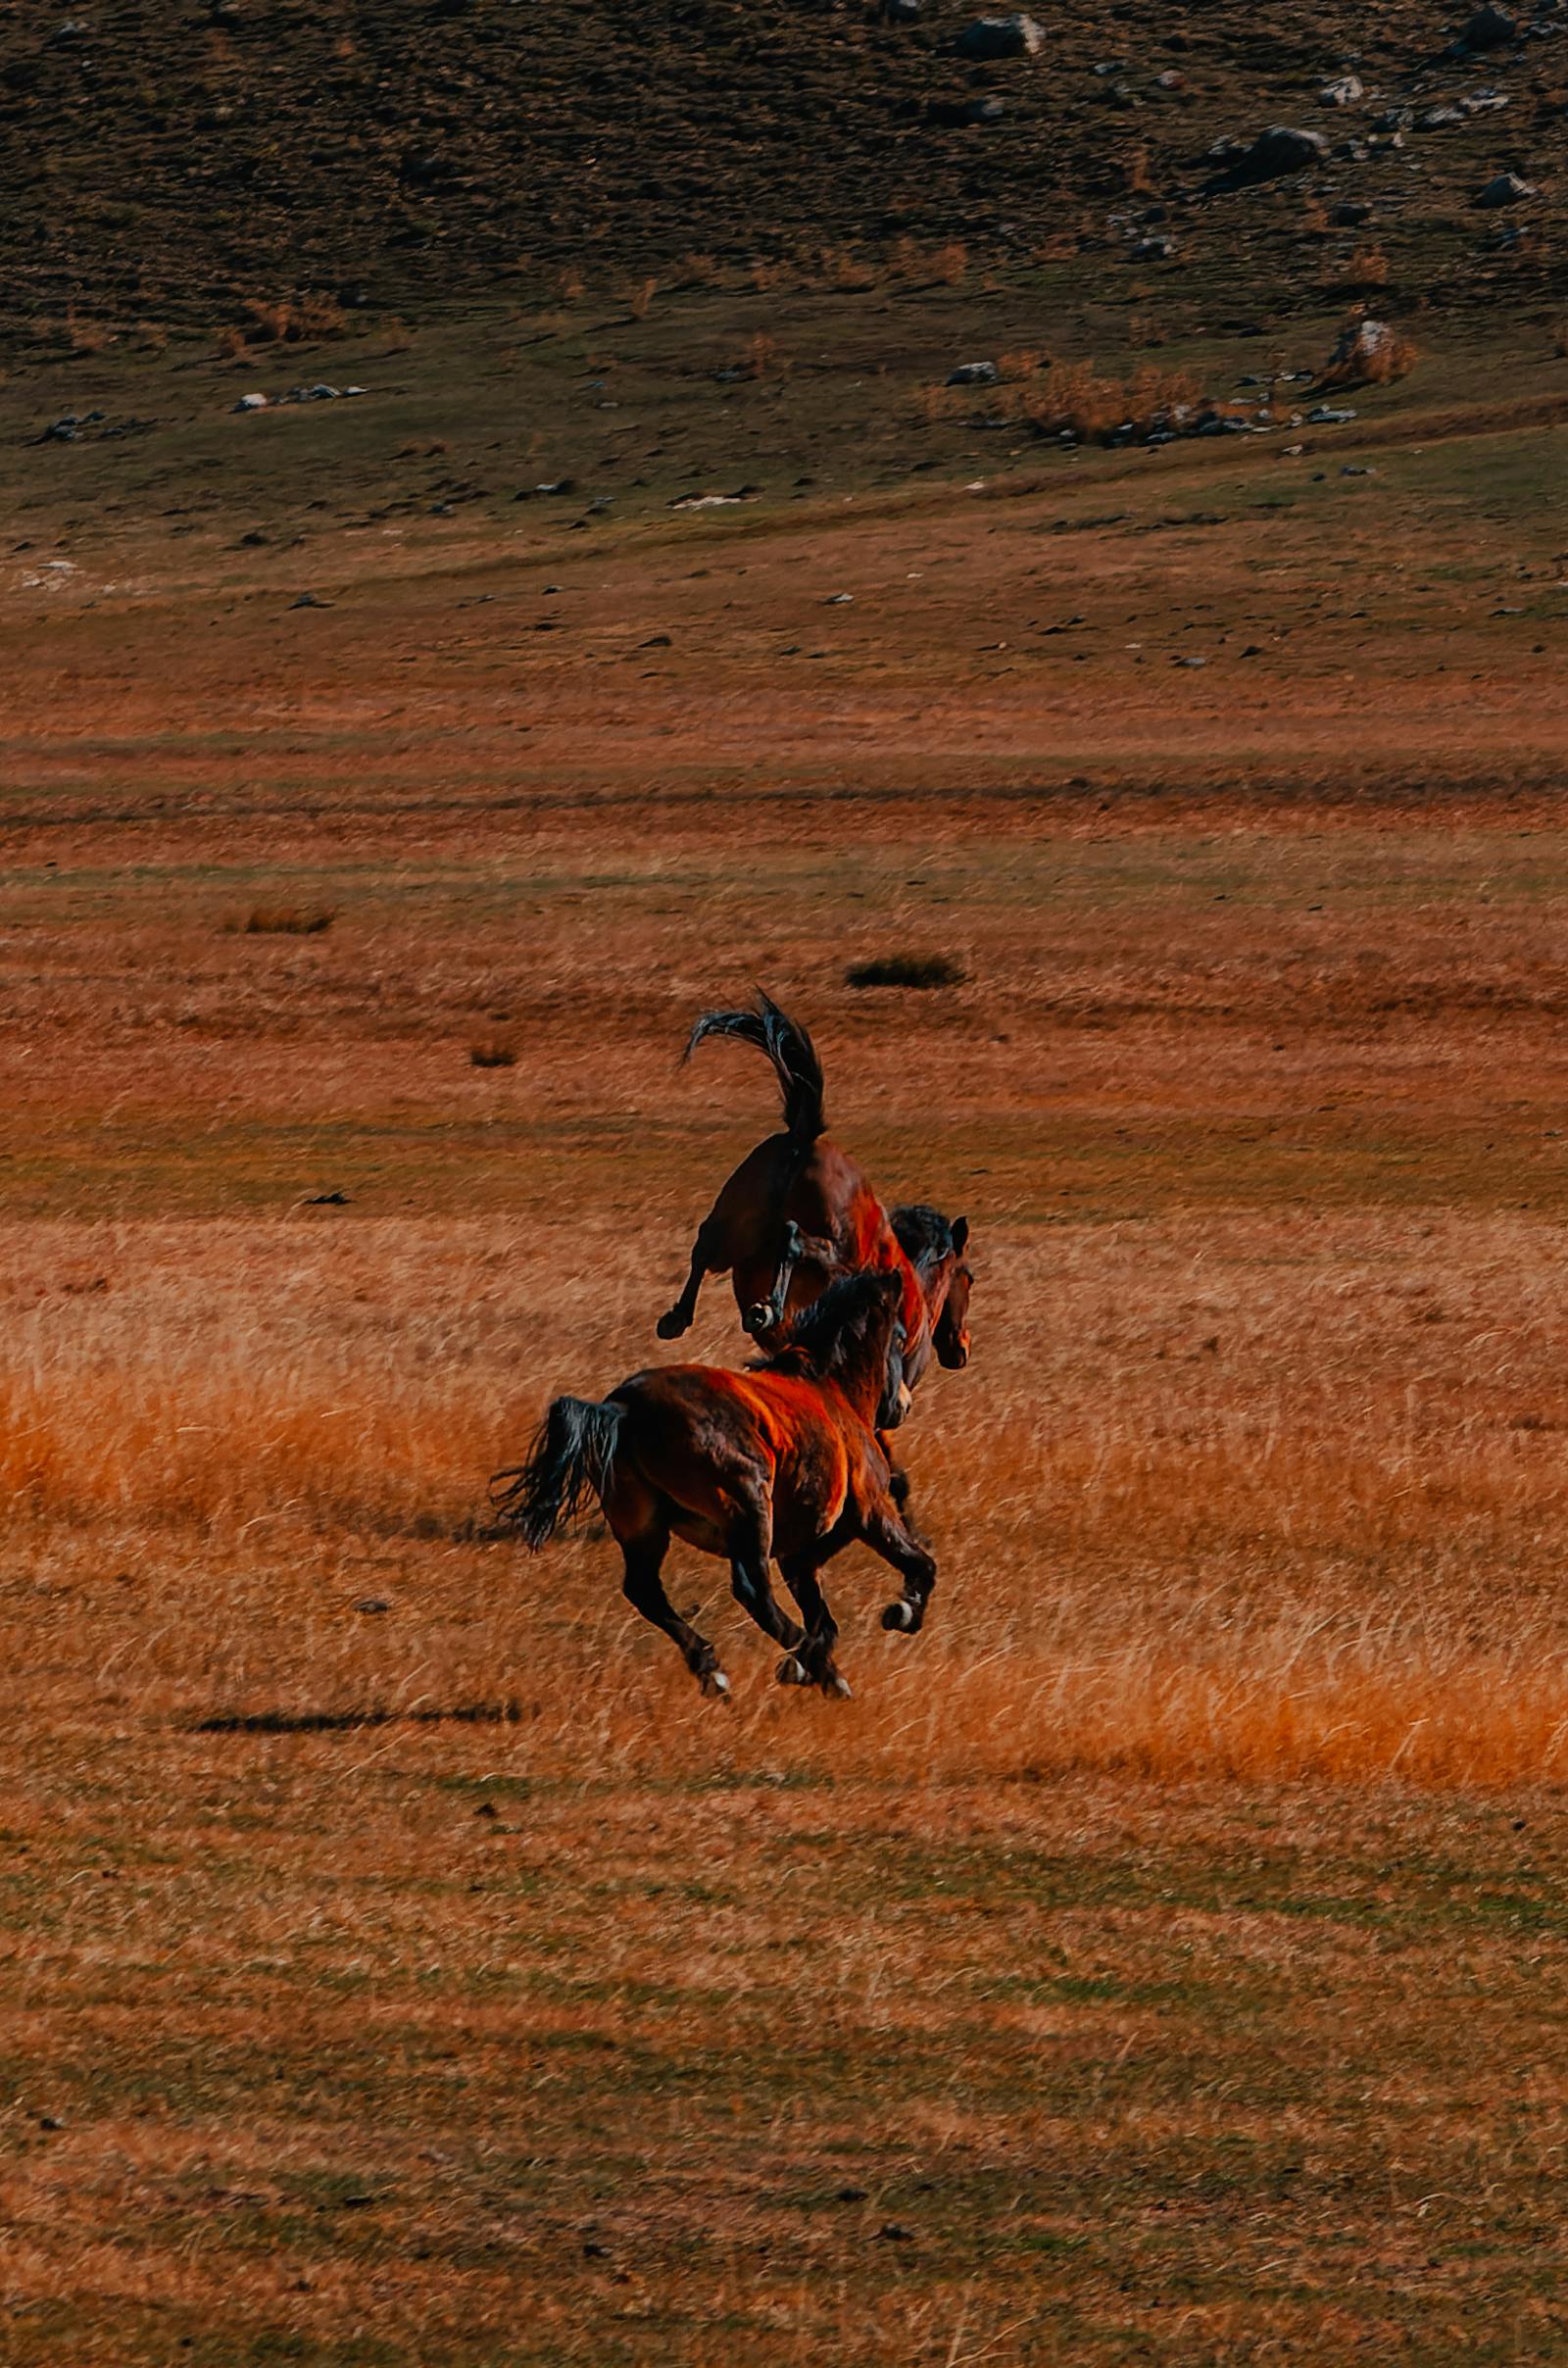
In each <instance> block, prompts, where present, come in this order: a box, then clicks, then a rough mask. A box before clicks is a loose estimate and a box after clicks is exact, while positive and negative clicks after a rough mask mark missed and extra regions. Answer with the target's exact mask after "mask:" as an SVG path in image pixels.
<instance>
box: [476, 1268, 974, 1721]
mask: <svg viewBox="0 0 1568 2368" xmlns="http://www.w3.org/2000/svg"><path fill="white" fill-rule="evenodd" d="M903 1296H904V1294H903V1287H902V1283H901V1281H900V1279H899V1278H898V1277H897V1276H895V1275H893V1274H858V1275H850V1276H848V1277H846V1278H844V1279H843V1280H841V1281H839V1282H837V1283H834V1284H833V1285H832V1286H831V1287H830V1288H829V1289H828V1290H827V1291H825V1292H824V1293H823V1294H822V1296H821V1298H820V1299H818V1300H817V1301H816V1302H815V1304H814V1305H813V1306H812V1307H809V1308H808V1309H806V1311H805V1312H804V1313H803V1314H801V1315H798V1316H796V1317H795V1318H794V1320H793V1321H792V1322H791V1323H790V1324H789V1325H788V1326H786V1327H785V1328H784V1329H783V1330H782V1331H781V1333H780V1335H779V1338H778V1342H777V1344H776V1346H775V1347H773V1348H772V1349H771V1350H770V1352H769V1353H768V1354H767V1355H766V1356H764V1357H760V1358H759V1359H758V1360H757V1362H756V1363H754V1364H753V1365H751V1366H750V1367H748V1369H747V1370H746V1371H745V1372H744V1373H731V1372H726V1371H724V1370H723V1369H722V1368H721V1367H719V1366H716V1365H662V1366H657V1367H656V1368H655V1369H654V1370H653V1371H651V1372H647V1373H634V1374H633V1375H632V1376H631V1378H630V1380H629V1381H623V1382H622V1383H621V1385H620V1387H619V1388H618V1389H616V1390H612V1392H611V1394H610V1396H609V1397H608V1398H606V1399H603V1400H601V1401H600V1402H599V1403H598V1404H597V1405H595V1404H593V1403H591V1402H590V1401H588V1400H586V1399H581V1398H558V1399H556V1401H555V1402H554V1404H553V1405H552V1406H551V1407H550V1409H549V1412H548V1413H547V1414H546V1416H545V1419H544V1423H543V1425H542V1427H541V1428H540V1431H539V1433H538V1436H537V1437H536V1439H535V1440H534V1443H533V1446H532V1449H531V1451H530V1453H529V1455H528V1459H527V1461H526V1462H525V1463H522V1464H519V1465H517V1466H516V1467H515V1469H513V1470H511V1471H505V1472H498V1473H497V1474H496V1477H495V1479H494V1480H493V1481H492V1483H491V1495H492V1499H493V1501H494V1503H495V1505H496V1506H497V1508H498V1510H499V1511H500V1512H501V1513H502V1514H503V1515H504V1517H506V1518H507V1519H509V1520H512V1521H514V1522H515V1524H516V1526H517V1528H518V1529H519V1530H520V1531H521V1533H522V1538H523V1543H524V1544H525V1545H526V1546H528V1547H529V1548H531V1549H533V1550H534V1551H537V1550H538V1549H539V1548H540V1547H542V1546H544V1545H545V1544H546V1543H547V1542H548V1540H549V1539H551V1538H552V1537H553V1536H554V1535H555V1533H556V1531H557V1530H558V1529H559V1528H560V1526H561V1524H562V1522H563V1521H564V1520H566V1519H568V1518H569V1516H570V1515H571V1514H572V1513H573V1512H575V1511H576V1509H577V1507H578V1505H580V1504H581V1503H582V1501H583V1500H584V1498H585V1497H586V1496H587V1495H588V1494H589V1493H590V1492H592V1494H593V1495H594V1496H596V1497H597V1498H598V1499H599V1502H600V1504H601V1505H603V1507H604V1511H605V1518H606V1520H607V1521H608V1522H609V1523H610V1526H611V1528H612V1530H613V1532H614V1534H615V1537H616V1539H617V1541H618V1542H619V1546H620V1551H621V1554H622V1555H623V1557H624V1559H625V1565H626V1570H625V1578H624V1581H623V1586H624V1590H625V1594H626V1599H627V1601H628V1602H629V1603H632V1604H633V1605H635V1607H636V1609H637V1610H639V1611H640V1612H641V1613H642V1615H643V1617H644V1618H645V1619H649V1620H652V1621H653V1623H654V1625H655V1627H656V1628H662V1629H663V1631H664V1633H665V1635H666V1636H668V1637H671V1638H673V1640H674V1642H675V1643H676V1644H677V1645H678V1646H679V1647H680V1650H681V1652H682V1653H683V1654H684V1655H685V1660H686V1666H687V1668H688V1669H690V1671H691V1672H692V1675H693V1676H694V1677H695V1678H697V1679H698V1681H699V1682H700V1684H701V1686H702V1689H703V1692H704V1693H705V1694H727V1693H728V1692H729V1680H728V1678H727V1677H726V1676H725V1675H724V1673H723V1671H722V1670H721V1669H720V1667H719V1665H718V1660H717V1656H716V1655H715V1653H714V1652H713V1648H712V1646H711V1644H710V1643H709V1642H708V1639H707V1638H706V1637H704V1636H700V1635H699V1634H698V1632H697V1630H696V1629H695V1628H693V1627H692V1626H691V1625H690V1624H689V1622H687V1621H686V1620H683V1619H682V1618H681V1616H680V1614H679V1612H678V1611H676V1609H675V1607H674V1605H673V1604H672V1603H670V1600H669V1598H668V1596H667V1595H666V1594H665V1593H664V1586H663V1581H662V1577H661V1575H660V1573H661V1569H662V1563H663V1559H664V1555H665V1554H666V1552H667V1551H668V1548H669V1541H670V1538H671V1537H672V1536H674V1537H677V1538H684V1539H685V1540H686V1542H687V1544H688V1545H690V1546H696V1547H700V1548H701V1550H702V1551H703V1553H704V1554H717V1555H719V1556H720V1557H721V1558H722V1559H724V1560H727V1561H728V1563H729V1566H730V1576H731V1582H732V1585H733V1587H734V1591H735V1596H736V1600H737V1601H738V1602H739V1603H741V1604H742V1605H743V1607H744V1608H745V1609H746V1610H747V1611H749V1612H750V1613H751V1615H752V1618H753V1619H754V1620H756V1622H757V1624H758V1626H759V1627H760V1628H761V1629H762V1630H764V1632H765V1633H766V1634H767V1635H768V1636H770V1637H771V1638H772V1639H773V1641H774V1643H775V1644H779V1645H782V1646H783V1647H784V1648H785V1656H784V1659H783V1660H782V1661H781V1662H780V1663H779V1668H778V1677H779V1682H780V1684H781V1685H796V1686H800V1685H810V1686H819V1687H820V1688H821V1689H822V1691H823V1693H824V1694H848V1693H849V1691H850V1689H849V1686H848V1684H847V1683H846V1682H845V1679H844V1678H843V1676H842V1675H841V1674H840V1671H839V1669H838V1666H837V1664H836V1662H835V1661H834V1658H833V1647H834V1644H835V1642H836V1641H837V1638H838V1623H837V1622H836V1621H835V1619H834V1617H833V1614H832V1612H831V1611H830V1610H829V1609H828V1606H827V1603H826V1600H825V1599H824V1597H823V1594H822V1590H821V1587H820V1586H819V1584H818V1582H817V1572H818V1571H819V1570H820V1569H821V1568H822V1565H823V1564H824V1563H825V1562H827V1561H828V1560H829V1559H830V1558H831V1556H832V1555H834V1554H837V1553H838V1552H839V1550H840V1549H841V1548H842V1547H845V1546H848V1545H850V1544H852V1543H853V1541H854V1540H856V1539H859V1540H861V1541H862V1542H863V1543H864V1544H865V1545H867V1546H869V1547H870V1549H871V1551H872V1553H873V1554H880V1555H881V1557H882V1559H883V1560H884V1561H885V1562H890V1563H891V1564H892V1565H893V1567H894V1569H895V1570H896V1571H898V1573H899V1574H900V1577H901V1578H902V1579H903V1581H904V1590H903V1594H902V1596H901V1598H900V1600H899V1601H898V1602H897V1603H890V1604H889V1605H888V1607H887V1609H886V1610H885V1611H884V1612H883V1614H882V1625H883V1627H884V1628H890V1629H903V1630H907V1631H909V1632H913V1631H914V1630H916V1629H918V1628H919V1627H920V1626H921V1624H922V1622H923V1621H924V1618H925V1609H926V1604H927V1603H928V1601H929V1600H930V1595H931V1589H932V1586H933V1585H934V1583H935V1580H936V1563H935V1562H934V1561H933V1559H932V1557H931V1555H930V1554H928V1553H927V1551H926V1549H925V1547H924V1546H922V1545H921V1544H920V1542H919V1540H918V1539H916V1538H914V1537H913V1536H911V1534H910V1532H909V1531H908V1530H907V1528H906V1526H905V1524H904V1522H903V1520H902V1519H901V1518H900V1515H899V1511H898V1507H897V1506H896V1505H895V1504H894V1502H893V1499H892V1496H891V1495H890V1493H889V1487H888V1480H889V1467H888V1458H887V1455H886V1454H885V1453H884V1451H883V1448H882V1446H881V1444H880V1442H879V1440H878V1437H877V1432H878V1431H879V1430H888V1429H892V1428H894V1427H895V1426H896V1425H897V1424H898V1423H899V1422H901V1421H902V1420H903V1418H904V1412H905V1409H906V1407H907V1404H908V1391H907V1388H906V1387H905V1385H904V1381H903V1378H902V1371H901V1357H902V1351H903V1348H904V1340H903V1323H902V1319H901V1317H900V1313H899V1309H900V1305H901V1303H902V1300H903ZM774 1556H776V1557H777V1560H778V1565H779V1568H780V1570H781V1571H782V1572H783V1574H784V1579H785V1583H786V1584H787V1586H788V1587H789V1590H790V1593H791V1594H792V1595H793V1596H794V1598H795V1601H796V1603H798V1604H799V1605H800V1608H801V1615H802V1619H803V1620H804V1622H805V1625H804V1627H803V1626H802V1625H801V1624H800V1622H797V1621H795V1620H793V1619H791V1618H790V1616H789V1614H788V1613H787V1612H785V1611H784V1610H782V1609H781V1608H780V1605H779V1603H778V1602H777V1600H776V1598H775V1597H774V1594H773V1591H772V1588H771V1587H770V1586H769V1584H768V1573H767V1566H768V1561H769V1559H770V1558H771V1557H774Z"/></svg>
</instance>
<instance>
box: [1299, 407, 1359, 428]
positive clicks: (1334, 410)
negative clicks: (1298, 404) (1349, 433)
mask: <svg viewBox="0 0 1568 2368" xmlns="http://www.w3.org/2000/svg"><path fill="white" fill-rule="evenodd" d="M1354 418H1355V414H1354V412H1353V411H1351V410H1350V409H1349V407H1348V405H1347V404H1339V405H1335V404H1332V403H1319V404H1317V405H1316V406H1315V407H1314V409H1313V410H1311V411H1309V412H1308V413H1307V415H1306V420H1307V425H1308V426H1309V427H1344V426H1345V424H1346V422H1347V421H1348V420H1350V419H1354Z"/></svg>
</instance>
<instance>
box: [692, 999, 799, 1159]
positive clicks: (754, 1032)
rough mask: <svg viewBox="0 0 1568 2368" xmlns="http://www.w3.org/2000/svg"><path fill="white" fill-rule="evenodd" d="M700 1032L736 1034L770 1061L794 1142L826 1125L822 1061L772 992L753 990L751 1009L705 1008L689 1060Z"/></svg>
mask: <svg viewBox="0 0 1568 2368" xmlns="http://www.w3.org/2000/svg"><path fill="white" fill-rule="evenodd" d="M705 1036H738V1037H739V1038H740V1040H741V1042H742V1044H755V1045H756V1047H757V1049H758V1051H759V1052H760V1053H764V1054H765V1055H766V1056H767V1059H768V1060H769V1061H771V1062H772V1063H773V1068H774V1072H775V1074H776V1075H777V1077H778V1081H779V1084H780V1086H781V1087H782V1089H783V1093H784V1123H785V1125H786V1126H787V1127H788V1129H789V1132H790V1135H791V1137H792V1139H793V1140H794V1141H795V1142H797V1143H814V1142H815V1141H816V1138H817V1136H818V1135H820V1134H825V1133H826V1131H827V1120H826V1118H825V1117H824V1116H823V1114H822V1063H821V1062H820V1061H818V1059H817V1057H816V1047H815V1045H814V1044H812V1042H811V1039H810V1038H809V1036H808V1034H807V1033H806V1030H805V1029H804V1028H803V1027H800V1026H798V1025H797V1023H796V1022H795V1021H794V1020H793V1019H791V1018H790V1016H789V1014H788V1012H787V1011H780V1010H779V1008H778V1006H777V1004H776V1003H775V1002H774V1001H773V998H772V997H771V995H764V994H763V992H762V990H761V988H760V987H759V988H758V990H757V1009H756V1011H704V1012H703V1013H702V1015H701V1017H700V1018H699V1020H698V1022H697V1025H696V1026H695V1027H694V1028H693V1030H692V1033H691V1042H690V1043H689V1044H688V1045H687V1047H686V1053H685V1058H686V1060H688V1061H690V1059H691V1057H692V1055H693V1054H694V1053H695V1052H696V1050H697V1048H698V1046H699V1045H700V1044H701V1043H702V1041H703V1039H704V1037H705Z"/></svg>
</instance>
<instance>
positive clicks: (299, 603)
mask: <svg viewBox="0 0 1568 2368" xmlns="http://www.w3.org/2000/svg"><path fill="white" fill-rule="evenodd" d="M288 605H289V607H290V608H291V609H330V608H331V607H332V605H333V604H332V602H331V601H329V600H319V599H318V598H317V596H316V594H315V593H314V592H302V593H301V594H300V596H299V598H298V600H291V601H290V602H289V604H288ZM339 1197H341V1196H339ZM330 1198H331V1196H330V1195H326V1194H324V1195H323V1196H322V1202H324V1201H325V1200H327V1199H330ZM322 1202H313V1203H312V1207H313V1208H319V1207H320V1206H322Z"/></svg>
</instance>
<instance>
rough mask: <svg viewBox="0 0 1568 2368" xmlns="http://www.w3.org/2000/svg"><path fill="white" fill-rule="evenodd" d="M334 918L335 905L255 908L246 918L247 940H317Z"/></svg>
mask: <svg viewBox="0 0 1568 2368" xmlns="http://www.w3.org/2000/svg"><path fill="white" fill-rule="evenodd" d="M336 918H337V907H336V906H335V905H258V906H257V907H256V908H255V910H254V911H253V912H252V913H249V914H248V915H247V917H246V921H245V927H244V934H245V936H246V937H319V936H320V934H321V932H322V930H323V929H330V928H331V926H332V923H333V922H334V921H335V920H336Z"/></svg>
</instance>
